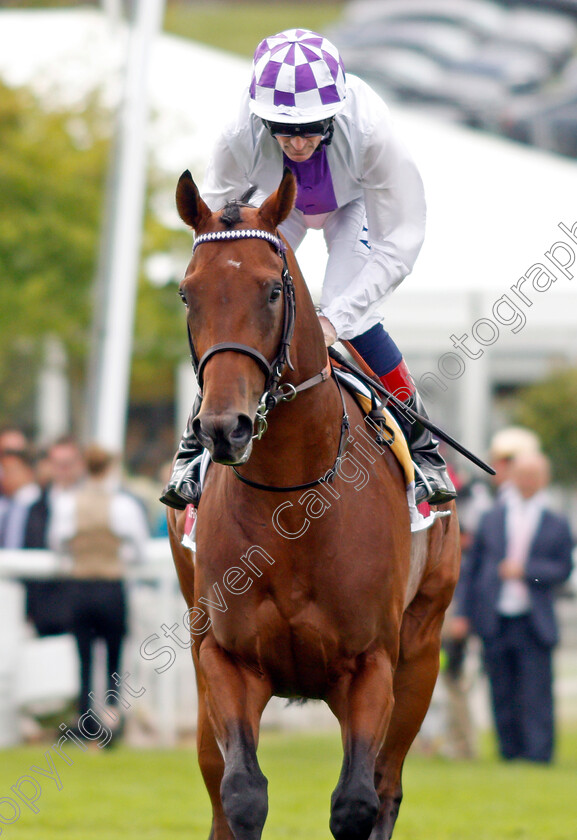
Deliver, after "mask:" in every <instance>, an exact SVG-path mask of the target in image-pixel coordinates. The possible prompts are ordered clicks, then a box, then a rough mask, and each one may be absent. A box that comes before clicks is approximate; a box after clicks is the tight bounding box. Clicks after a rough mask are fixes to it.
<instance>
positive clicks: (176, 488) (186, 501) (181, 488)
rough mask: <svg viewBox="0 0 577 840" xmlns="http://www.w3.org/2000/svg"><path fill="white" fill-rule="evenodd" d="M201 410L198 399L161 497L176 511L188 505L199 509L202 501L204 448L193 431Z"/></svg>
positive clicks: (162, 500)
mask: <svg viewBox="0 0 577 840" xmlns="http://www.w3.org/2000/svg"><path fill="white" fill-rule="evenodd" d="M199 410H200V397H197V398H196V400H195V402H194V405H193V407H192V411H191V412H190V416H189V418H188V421H187V423H186V429H185V430H184V434H183V436H182V438H181V441H180V443H179V445H178V452H177V453H176V459H175V461H174V466H173V467H172V475H171V476H170V481H169V482H168V484H167V485H166V487H165V488H164V490H163V491H162V495H161V497H160V501H161V502H162V503H163V504H165V505H167V506H168V507H171V508H176V510H184V509H185V507H186V506H187V505H194V506H195V507H198V503H199V501H200V458H198V456H199V455H201V454H202V450H203V447H202V446H201V445H200V443H199V442H198V440H197V439H196V437H195V435H194V432H193V431H192V421H193V418H194V417H196V415H197V414H198V412H199ZM195 459H197V460H195ZM193 461H194V463H193Z"/></svg>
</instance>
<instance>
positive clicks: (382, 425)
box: [333, 367, 415, 486]
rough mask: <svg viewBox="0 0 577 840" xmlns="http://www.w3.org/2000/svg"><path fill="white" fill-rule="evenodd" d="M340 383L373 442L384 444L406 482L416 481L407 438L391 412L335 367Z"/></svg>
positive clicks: (372, 393) (366, 387)
mask: <svg viewBox="0 0 577 840" xmlns="http://www.w3.org/2000/svg"><path fill="white" fill-rule="evenodd" d="M333 370H334V374H335V376H336V377H337V379H338V381H339V383H340V384H341V385H342V386H343V387H344V388H345V389H346V390H347V391H348V392H349V394H351V396H352V397H353V399H354V400H355V402H356V403H357V405H358V406H359V408H360V409H361V410H362V411H363V413H364V415H365V424H366V426H367V428H368V429H369V431H370V433H371V434H372V435H373V436H374V438H375V443H377V444H379V445H383V444H386V445H387V446H389V447H390V450H391V452H392V453H393V455H394V456H395V458H396V459H397V461H398V462H399V464H400V466H401V468H402V470H403V473H404V475H405V483H406V484H407V486H408V485H410V484H411V483H412V482H413V481H414V480H415V468H414V466H413V461H412V459H411V453H410V451H409V446H408V444H407V439H406V438H405V435H404V434H403V431H402V429H401V427H400V426H399V424H398V423H397V421H396V420H395V418H394V416H393V414H392V413H391V412H390V411H389V409H388V408H387V407H386V406H385V405H383V403H382V402H381V400H380V399H379V397H378V395H377V392H376V391H374V390H373V389H372V388H370V386H369V385H368V384H366V383H364V382H362V381H361V380H360V379H358V378H357V377H356V376H355V375H354V374H353V373H349V372H348V371H344V370H341V369H340V368H338V367H334V368H333Z"/></svg>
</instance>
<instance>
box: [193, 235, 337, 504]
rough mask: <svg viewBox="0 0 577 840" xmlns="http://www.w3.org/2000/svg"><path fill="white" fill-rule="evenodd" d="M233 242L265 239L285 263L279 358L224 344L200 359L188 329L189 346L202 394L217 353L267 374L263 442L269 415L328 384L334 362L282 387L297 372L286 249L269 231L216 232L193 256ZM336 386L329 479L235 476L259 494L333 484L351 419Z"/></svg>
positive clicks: (259, 417)
mask: <svg viewBox="0 0 577 840" xmlns="http://www.w3.org/2000/svg"><path fill="white" fill-rule="evenodd" d="M233 239H237V240H238V239H262V240H264V241H266V242H268V243H269V245H272V246H273V248H274V249H275V250H276V252H277V253H278V255H279V256H280V257H281V259H282V262H283V269H282V288H283V302H284V315H283V330H282V336H281V340H280V345H279V349H278V352H277V355H276V357H275V359H274V361H273V362H272V363H271V362H269V361H268V359H266V357H265V356H263V354H262V353H261V352H260V351H259V350H257V349H256V348H255V347H250V346H249V345H248V344H240V343H238V342H236V341H221V342H219V343H218V344H213V346H212V347H209V349H208V350H207V351H206V352H205V353H204V354H203V355H202V356H201V358H200V359H199V358H198V356H197V354H196V351H195V349H194V343H193V341H192V336H191V334H190V329H188V344H189V347H190V356H191V361H192V367H193V369H194V372H195V374H196V378H197V380H198V385H199V388H200V389H201V392H202V383H203V376H202V374H203V371H204V368H205V366H206V363H207V362H208V361H209V359H211V358H212V357H213V356H215V355H216V354H217V353H224V352H229V351H232V352H235V353H242V354H244V355H245V356H249V357H250V358H251V359H253V360H254V361H255V362H256V363H257V364H258V366H259V367H260V369H261V370H262V371H263V373H264V375H265V377H266V380H265V389H264V392H263V395H262V397H261V399H260V403H259V406H258V409H257V414H256V423H257V426H258V430H257V433H256V434H255V435H254V437H255V438H257V439H258V440H260V439H261V437H262V436H263V435H264V433H265V432H266V430H267V428H268V421H267V419H266V418H267V415H268V413H269V411H271V410H272V409H273V408H275V407H276V406H277V405H278V404H279V403H280V402H290V401H291V400H294V398H295V397H296V395H297V394H298V393H300V392H301V391H305V390H306V389H308V388H313V387H314V386H315V385H318V384H320V383H321V382H325V381H326V380H327V379H329V377H330V376H331V373H332V368H331V363H330V359H329V358H328V356H327V364H326V365H325V367H324V368H323V369H322V370H321V371H320V372H319V373H317V374H315V376H311V377H310V378H309V379H306V380H305V381H304V382H301V383H299V384H298V385H292V384H291V383H290V382H284V383H283V384H282V385H281V384H280V378H281V376H282V373H283V370H284V368H285V366H287V365H288V367H289V368H290V369H291V370H294V367H293V365H292V362H291V358H290V344H291V341H292V338H293V334H294V325H295V317H296V299H295V289H294V283H293V279H292V277H291V274H290V271H289V268H288V263H287V259H286V246H285V244H284V242H283V241H282V239H281V238H280V237H279V236H275V235H274V234H273V233H269V232H268V231H266V230H259V229H257V228H248V229H243V230H220V231H214V232H212V233H204V234H201V235H200V236H197V237H196V239H195V241H194V245H193V247H192V253H193V254H194V252H195V251H196V249H197V248H198V246H199V245H202V244H204V243H206V242H226V241H230V240H233ZM335 382H336V383H337V387H338V389H339V394H340V397H341V402H342V406H343V416H342V421H341V432H340V439H339V447H338V452H337V457H336V460H335V463H334V464H333V466H332V468H331V469H330V470H329V471H328V472H327V473H325V475H323V476H321V477H320V478H318V479H315V480H314V481H309V482H307V483H305V484H295V485H292V486H290V487H275V486H273V485H268V484H260V483H258V482H256V481H251V480H250V479H249V478H246V477H245V476H243V475H241V474H240V473H239V472H238V470H237V469H236V467H234V466H233V467H232V469H233V471H234V473H235V475H236V476H237V477H238V478H239V479H240V480H241V481H242V482H244V484H248V485H249V486H250V487H255V488H256V489H258V490H269V491H271V492H276V493H280V492H283V491H290V490H305V489H307V488H309V487H315V486H316V485H318V484H320V483H321V482H322V481H327V480H329V481H330V480H331V478H332V477H333V476H334V474H335V472H336V470H337V469H338V466H339V464H340V461H341V459H342V457H343V453H344V450H345V447H346V438H347V436H348V431H349V418H348V414H347V410H346V405H345V400H344V397H343V393H342V390H341V386H340V384H339V382H338V380H337V379H336V378H335ZM327 476H328V478H327Z"/></svg>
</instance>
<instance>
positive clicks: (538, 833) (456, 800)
mask: <svg viewBox="0 0 577 840" xmlns="http://www.w3.org/2000/svg"><path fill="white" fill-rule="evenodd" d="M46 749H47V747H45V748H44V750H46ZM490 751H491V750H490V749H489V748H487V749H485V751H484V752H485V754H484V756H483V758H481V759H479V760H478V761H476V762H471V763H455V762H449V761H446V760H443V759H439V758H428V757H425V756H419V755H415V756H411V757H410V758H409V759H408V760H407V764H406V768H405V774H404V786H405V800H404V802H403V807H402V809H401V815H400V818H399V822H398V825H397V829H396V832H395V840H422V838H425V837H426V838H429V840H574V838H575V824H576V807H575V778H576V777H577V731H575V730H573V731H569V732H564V733H563V734H562V737H561V749H560V754H559V758H558V761H557V763H556V764H555V765H553V766H552V767H537V766H529V765H524V764H514V765H505V764H502V763H500V762H498V761H497V760H496V759H495V758H493V757H492V756H491V755H490V754H489V753H490ZM70 757H71V758H73V759H74V765H73V766H67V765H65V764H63V762H62V761H61V760H60V759H59V758H58V757H55V758H54V762H55V765H56V769H57V770H58V772H59V773H60V776H61V781H62V789H61V790H60V791H58V790H57V789H56V785H55V783H54V781H52V780H50V779H47V778H45V777H41V776H38V774H36V778H39V779H40V781H41V784H42V795H41V796H40V798H39V800H38V805H37V807H38V808H39V813H32V812H31V811H30V810H29V809H27V808H26V807H24V806H22V815H21V816H20V818H19V819H18V820H17V822H15V823H14V824H13V825H5V824H3V823H2V822H0V828H1V829H2V830H3V834H2V837H3V838H4V837H6V838H14V840H56V838H58V840H68V838H70V840H97V838H98V840H102V838H106V840H132V838H135V839H136V838H138V840H152V838H159V839H160V838H162V840H166V838H168V837H170V840H197V838H198V840H206V839H207V837H208V828H209V813H210V810H209V804H208V797H207V795H206V792H205V790H204V786H203V783H202V780H201V777H200V773H199V771H198V768H197V765H196V757H195V754H194V751H193V750H192V749H191V750H184V749H181V750H170V751H165V752H163V751H148V750H146V751H144V750H143V751H136V750H129V749H127V748H119V749H116V750H110V751H100V750H95V751H93V752H86V753H81V752H80V751H79V750H75V751H73V750H71V751H70ZM259 758H260V763H261V766H262V769H263V771H264V773H265V775H267V777H268V779H269V796H270V810H269V817H268V820H267V824H266V827H265V831H264V838H269V840H273V839H274V840H285V839H286V840H288V838H291V840H328V838H329V837H330V833H329V830H328V817H329V799H330V794H331V791H332V789H333V788H334V786H335V784H336V781H337V778H338V774H339V767H340V760H341V755H340V745H339V742H338V738H337V737H335V735H334V734H332V735H328V734H326V735H325V734H320V735H302V734H298V735H296V734H287V733H276V732H267V733H264V735H263V737H262V741H261V747H260V750H259ZM33 764H36V765H38V766H39V767H46V766H47V764H46V760H45V759H44V758H43V749H42V748H41V747H26V748H19V749H14V750H7V751H5V752H3V753H2V767H1V770H0V818H1V817H2V816H4V817H9V816H10V813H9V810H8V809H7V805H6V803H2V802H1V800H2V798H3V797H11V798H14V793H13V792H12V791H11V790H10V788H11V786H12V785H16V783H17V782H18V780H19V779H21V777H22V776H23V775H25V774H29V773H30V766H31V765H33ZM26 784H27V783H26V782H22V789H23V790H26V791H31V785H28V787H26Z"/></svg>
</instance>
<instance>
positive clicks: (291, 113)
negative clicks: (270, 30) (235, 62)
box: [249, 29, 346, 124]
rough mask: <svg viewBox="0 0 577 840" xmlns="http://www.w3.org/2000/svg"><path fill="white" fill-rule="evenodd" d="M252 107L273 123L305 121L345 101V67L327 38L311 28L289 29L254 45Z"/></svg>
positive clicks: (330, 112)
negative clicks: (255, 46)
mask: <svg viewBox="0 0 577 840" xmlns="http://www.w3.org/2000/svg"><path fill="white" fill-rule="evenodd" d="M249 93H250V109H251V111H252V112H253V114H256V115H257V117H262V119H265V120H271V121H272V122H283V123H291V124H298V123H308V122H317V121H319V120H324V119H326V118H327V117H332V116H334V114H336V113H337V111H340V109H341V108H342V107H343V105H344V100H345V96H346V81H345V68H344V66H343V62H342V60H341V57H340V55H339V51H338V50H337V48H336V47H335V46H334V44H331V42H330V41H329V40H327V39H326V38H324V37H323V36H322V35H318V34H317V33H316V32H311V31H310V30H309V29H287V30H286V31H285V32H279V34H278V35H271V36H270V38H265V39H264V41H261V43H260V44H259V45H258V47H257V48H256V51H255V54H254V60H253V74H252V81H251V84H250V89H249Z"/></svg>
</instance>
